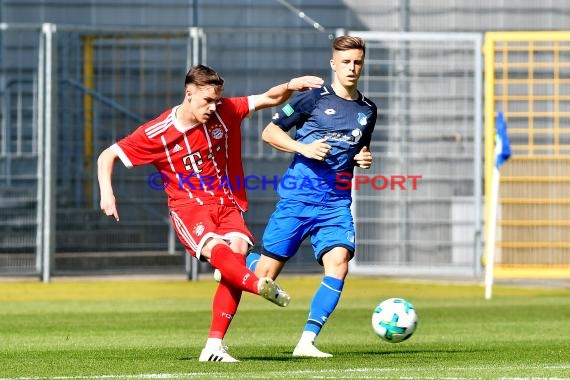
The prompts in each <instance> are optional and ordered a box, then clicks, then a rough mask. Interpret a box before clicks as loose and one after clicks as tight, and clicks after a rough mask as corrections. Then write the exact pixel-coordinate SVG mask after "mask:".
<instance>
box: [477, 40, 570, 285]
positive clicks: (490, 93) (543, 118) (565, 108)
mask: <svg viewBox="0 0 570 380" xmlns="http://www.w3.org/2000/svg"><path fill="white" fill-rule="evenodd" d="M484 55H485V110H484V111H485V166H484V168H485V169H484V172H485V194H491V188H490V187H491V182H492V181H491V180H490V179H491V178H492V175H493V165H494V133H495V131H494V129H495V117H496V115H497V113H498V112H499V111H502V112H503V114H504V117H505V119H506V121H507V126H508V133H509V136H510V139H511V149H512V153H513V156H512V158H511V160H509V161H508V162H507V164H505V165H504V166H503V167H502V168H501V192H500V198H499V199H500V200H499V202H500V208H501V212H500V213H499V215H500V217H499V223H498V229H499V230H498V231H497V243H496V244H497V259H496V264H497V266H499V267H500V266H503V267H505V268H506V267H508V268H517V267H519V268H525V270H528V267H529V266H532V267H537V268H538V267H541V268H545V267H546V268H548V267H551V268H556V270H557V273H559V271H560V268H561V267H562V268H566V269H567V277H568V278H570V31H562V32H489V33H486V34H485V45H484ZM489 210H490V205H489V204H486V207H485V215H486V220H489ZM489 226H490V223H486V232H487V234H486V235H487V236H488V229H487V228H488V227H489ZM489 243H490V242H487V244H489Z"/></svg>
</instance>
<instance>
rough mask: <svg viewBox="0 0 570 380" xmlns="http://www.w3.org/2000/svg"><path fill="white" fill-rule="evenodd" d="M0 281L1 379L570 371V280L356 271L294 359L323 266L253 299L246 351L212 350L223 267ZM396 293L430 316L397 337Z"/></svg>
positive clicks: (232, 339) (239, 346)
mask: <svg viewBox="0 0 570 380" xmlns="http://www.w3.org/2000/svg"><path fill="white" fill-rule="evenodd" d="M203 277H204V278H203V279H201V280H200V281H198V282H188V281H184V280H182V279H173V280H170V281H169V280H156V279H155V280H125V281H110V280H109V281H79V282H73V281H70V280H65V279H63V280H62V279H58V280H57V281H55V282H52V283H50V284H43V283H40V282H30V281H28V282H0V379H10V380H13V379H20V380H24V379H31V380H32V379H33V380H35V379H54V380H55V379H57V380H72V379H77V380H79V379H114V378H118V379H196V378H217V379H271V378H275V379H283V378H286V379H288V378H296V379H339V378H342V379H441V378H453V379H474V378H477V379H492V378H570V289H560V288H559V289H546V288H544V289H540V288H525V287H519V288H516V287H504V286H496V287H495V289H494V297H493V299H492V300H491V301H485V300H484V288H483V287H482V286H481V285H477V284H443V283H429V282H419V281H417V282H415V281H408V282H404V281H394V280H388V279H374V278H365V277H349V279H348V281H347V283H346V285H345V291H344V293H343V296H342V298H341V300H340V303H339V306H338V308H337V310H336V312H335V313H334V314H333V316H332V317H331V318H330V320H329V321H328V323H327V325H326V326H325V328H324V330H323V332H322V334H321V336H320V337H319V341H318V345H319V347H320V348H321V349H322V350H324V351H327V352H331V353H332V354H333V355H334V357H333V358H330V359H301V358H293V357H292V356H291V352H292V350H293V347H294V346H295V343H296V341H297V339H298V337H299V335H300V333H301V330H302V327H303V325H304V321H305V318H306V316H307V310H308V309H307V308H308V305H309V303H310V300H311V297H312V293H313V291H314V289H315V287H316V286H317V285H318V283H319V282H320V277H317V276H303V277H293V276H291V277H283V278H281V279H280V281H279V283H280V284H281V285H282V286H283V288H285V289H286V290H288V291H289V293H290V294H291V295H292V297H293V301H292V302H291V304H290V306H289V307H288V308H284V309H282V308H279V307H277V306H275V305H273V304H271V303H269V302H267V301H265V300H262V299H260V298H258V297H255V296H253V295H250V294H245V295H244V297H243V298H242V303H241V305H240V310H239V311H238V314H237V316H236V318H235V319H234V321H233V323H232V326H231V328H230V332H229V334H228V335H227V336H226V343H227V344H228V345H229V347H230V352H231V354H232V355H234V356H235V357H236V358H238V359H240V360H241V362H239V363H199V362H198V360H197V359H198V355H199V353H200V350H201V348H202V346H203V344H204V342H205V339H206V334H207V330H208V326H209V321H210V307H211V298H212V294H213V292H214V289H215V286H216V284H215V282H214V281H213V280H210V279H207V278H205V277H206V276H203ZM389 297H403V298H406V299H408V300H409V301H411V302H412V303H413V304H414V306H415V308H416V310H417V313H418V315H419V324H418V329H417V331H416V332H415V334H414V335H413V336H412V338H411V339H409V340H407V341H405V342H402V343H398V344H390V343H386V342H383V341H381V340H380V339H379V338H378V337H376V336H375V335H374V333H373V332H372V328H371V322H370V317H371V314H372V311H373V309H374V307H375V306H376V305H377V303H378V302H380V301H381V300H383V299H385V298H389Z"/></svg>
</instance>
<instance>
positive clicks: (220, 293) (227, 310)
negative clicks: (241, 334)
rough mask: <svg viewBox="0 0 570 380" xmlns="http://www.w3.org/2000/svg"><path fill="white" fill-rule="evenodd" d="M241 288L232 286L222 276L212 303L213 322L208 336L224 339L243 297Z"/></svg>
mask: <svg viewBox="0 0 570 380" xmlns="http://www.w3.org/2000/svg"><path fill="white" fill-rule="evenodd" d="M241 293H242V292H241V289H236V288H234V287H231V285H229V284H228V283H227V282H226V281H225V280H224V277H222V280H221V281H220V283H219V284H218V289H217V290H216V294H215V295H214V301H213V304H212V324H211V326H210V333H209V334H208V338H219V339H224V336H225V335H226V332H227V331H228V328H229V327H230V323H231V322H232V319H233V317H234V315H235V314H236V311H237V308H238V305H239V301H240V299H241Z"/></svg>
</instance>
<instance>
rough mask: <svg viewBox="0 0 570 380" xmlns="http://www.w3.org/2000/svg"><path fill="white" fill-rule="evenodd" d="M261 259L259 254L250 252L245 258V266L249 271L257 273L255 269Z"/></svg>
mask: <svg viewBox="0 0 570 380" xmlns="http://www.w3.org/2000/svg"><path fill="white" fill-rule="evenodd" d="M260 257H261V255H260V254H259V253H256V252H250V253H249V254H248V255H247V257H246V258H245V266H246V267H247V269H249V270H250V271H252V272H255V267H256V266H257V263H258V262H259V258H260Z"/></svg>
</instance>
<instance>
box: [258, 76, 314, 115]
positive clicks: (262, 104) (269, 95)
mask: <svg viewBox="0 0 570 380" xmlns="http://www.w3.org/2000/svg"><path fill="white" fill-rule="evenodd" d="M323 83H324V81H323V80H322V79H321V78H319V77H315V76H311V75H307V76H303V77H297V78H293V79H291V80H290V81H289V82H287V83H282V84H279V85H277V86H275V87H271V88H270V89H269V90H267V91H266V92H264V93H263V94H257V95H254V96H255V109H256V110H260V109H263V108H267V107H274V106H278V105H279V104H281V103H283V102H284V101H286V100H287V99H289V97H290V96H291V94H293V92H294V91H305V90H308V89H311V88H318V87H321V86H322V85H323Z"/></svg>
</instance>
